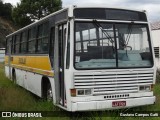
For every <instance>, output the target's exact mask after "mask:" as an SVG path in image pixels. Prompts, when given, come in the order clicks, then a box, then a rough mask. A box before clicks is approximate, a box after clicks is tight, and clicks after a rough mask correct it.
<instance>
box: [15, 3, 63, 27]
mask: <svg viewBox="0 0 160 120" xmlns="http://www.w3.org/2000/svg"><path fill="white" fill-rule="evenodd" d="M61 8H62V2H61V0H21V3H20V4H17V6H16V7H15V8H14V9H13V12H12V17H13V20H14V22H15V23H16V24H17V25H19V26H21V27H23V26H26V25H28V24H30V23H32V22H34V21H36V20H39V19H41V18H43V17H45V16H47V15H49V14H51V13H53V12H55V11H57V10H59V9H61Z"/></svg>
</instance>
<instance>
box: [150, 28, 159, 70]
mask: <svg viewBox="0 0 160 120" xmlns="http://www.w3.org/2000/svg"><path fill="white" fill-rule="evenodd" d="M152 40H153V47H160V30H152ZM159 51H160V50H159ZM156 66H157V68H158V69H160V55H159V57H156Z"/></svg>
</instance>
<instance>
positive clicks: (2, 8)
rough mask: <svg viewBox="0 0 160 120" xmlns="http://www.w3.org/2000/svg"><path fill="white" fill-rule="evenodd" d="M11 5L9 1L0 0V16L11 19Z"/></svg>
mask: <svg viewBox="0 0 160 120" xmlns="http://www.w3.org/2000/svg"><path fill="white" fill-rule="evenodd" d="M11 13H12V5H11V4H10V3H5V4H4V3H3V1H2V0H0V16H1V17H4V18H7V19H9V20H12V16H11Z"/></svg>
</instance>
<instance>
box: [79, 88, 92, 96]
mask: <svg viewBox="0 0 160 120" xmlns="http://www.w3.org/2000/svg"><path fill="white" fill-rule="evenodd" d="M91 94H92V90H91V89H79V90H77V95H79V96H81V95H91Z"/></svg>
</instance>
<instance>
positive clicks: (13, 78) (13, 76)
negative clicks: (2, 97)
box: [12, 70, 16, 84]
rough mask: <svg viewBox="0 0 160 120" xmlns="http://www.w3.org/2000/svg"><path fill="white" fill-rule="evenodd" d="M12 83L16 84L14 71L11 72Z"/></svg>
mask: <svg viewBox="0 0 160 120" xmlns="http://www.w3.org/2000/svg"><path fill="white" fill-rule="evenodd" d="M12 81H13V83H14V84H16V72H15V70H13V72H12Z"/></svg>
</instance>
